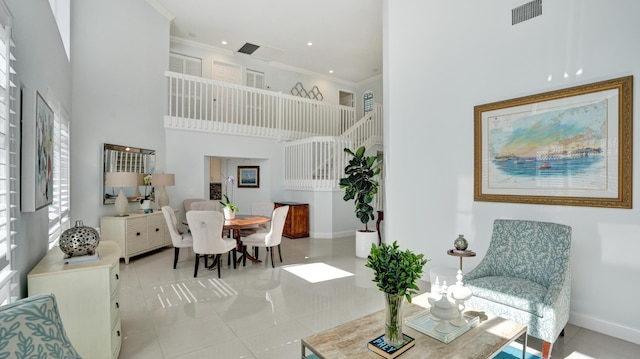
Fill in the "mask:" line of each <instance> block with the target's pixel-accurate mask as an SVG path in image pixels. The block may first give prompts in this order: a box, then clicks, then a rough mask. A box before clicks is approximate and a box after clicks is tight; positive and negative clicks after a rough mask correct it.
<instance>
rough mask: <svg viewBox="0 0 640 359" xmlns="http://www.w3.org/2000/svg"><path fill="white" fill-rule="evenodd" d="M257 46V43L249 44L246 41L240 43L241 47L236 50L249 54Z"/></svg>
mask: <svg viewBox="0 0 640 359" xmlns="http://www.w3.org/2000/svg"><path fill="white" fill-rule="evenodd" d="M259 47H260V46H258V45H254V44H250V43H248V42H247V43H245V44H244V45H242V47H241V48H240V50H238V52H242V53H243V54H247V55H251V54H253V52H254V51H256V50H257V49H258V48H259Z"/></svg>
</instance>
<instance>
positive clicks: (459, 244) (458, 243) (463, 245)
mask: <svg viewBox="0 0 640 359" xmlns="http://www.w3.org/2000/svg"><path fill="white" fill-rule="evenodd" d="M453 246H454V247H456V249H457V250H459V251H464V250H466V249H467V247H468V246H469V242H467V240H466V239H465V238H464V235H462V234H458V238H456V240H455V241H454V242H453Z"/></svg>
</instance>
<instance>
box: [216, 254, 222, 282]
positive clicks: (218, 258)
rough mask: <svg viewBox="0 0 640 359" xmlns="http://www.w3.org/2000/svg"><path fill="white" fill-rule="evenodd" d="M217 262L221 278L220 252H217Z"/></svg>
mask: <svg viewBox="0 0 640 359" xmlns="http://www.w3.org/2000/svg"><path fill="white" fill-rule="evenodd" d="M216 262H218V278H220V267H222V266H221V265H220V254H216Z"/></svg>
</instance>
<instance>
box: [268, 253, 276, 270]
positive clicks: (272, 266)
mask: <svg viewBox="0 0 640 359" xmlns="http://www.w3.org/2000/svg"><path fill="white" fill-rule="evenodd" d="M269 252H271V268H275V267H276V266H275V265H274V264H273V248H271V250H270V251H269Z"/></svg>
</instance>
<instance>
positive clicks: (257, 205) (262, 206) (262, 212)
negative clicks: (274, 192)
mask: <svg viewBox="0 0 640 359" xmlns="http://www.w3.org/2000/svg"><path fill="white" fill-rule="evenodd" d="M274 208H275V203H273V202H253V203H251V215H252V216H263V217H271V215H272V214H273V209H274ZM269 226H270V224H269V222H267V223H261V224H256V225H255V226H253V227H250V228H243V229H241V230H240V233H241V235H242V236H248V235H250V234H253V233H256V232H258V231H261V230H267V231H268V230H269ZM256 250H257V249H256ZM257 255H258V253H257V252H256V256H257Z"/></svg>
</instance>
